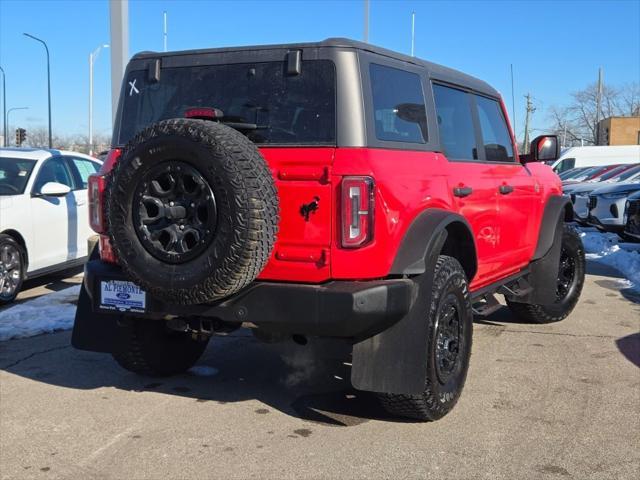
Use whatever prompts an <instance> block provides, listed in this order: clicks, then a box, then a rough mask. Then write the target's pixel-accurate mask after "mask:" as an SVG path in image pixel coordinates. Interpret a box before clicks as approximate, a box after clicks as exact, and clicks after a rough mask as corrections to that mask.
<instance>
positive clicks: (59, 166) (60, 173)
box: [33, 157, 73, 192]
mask: <svg viewBox="0 0 640 480" xmlns="http://www.w3.org/2000/svg"><path fill="white" fill-rule="evenodd" d="M49 182H57V183H62V184H63V185H66V186H68V187H69V188H71V189H73V180H72V179H71V174H70V173H69V169H68V168H67V165H66V163H65V161H64V159H63V158H62V157H52V158H50V159H48V160H45V163H44V165H43V166H42V168H41V169H40V171H39V172H38V177H37V178H36V181H35V183H34V185H33V189H34V191H36V192H39V191H40V189H41V188H42V187H43V186H44V184H45V183H49Z"/></svg>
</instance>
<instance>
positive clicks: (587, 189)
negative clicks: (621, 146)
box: [562, 165, 640, 223]
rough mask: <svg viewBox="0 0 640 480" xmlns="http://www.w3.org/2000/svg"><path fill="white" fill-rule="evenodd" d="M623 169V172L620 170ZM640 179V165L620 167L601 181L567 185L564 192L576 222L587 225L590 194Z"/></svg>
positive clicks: (604, 176)
mask: <svg viewBox="0 0 640 480" xmlns="http://www.w3.org/2000/svg"><path fill="white" fill-rule="evenodd" d="M620 168H621V169H622V171H620V170H618V169H620ZM639 177H640V165H635V166H628V165H625V166H623V167H618V168H616V169H615V170H612V171H611V172H607V173H606V174H605V175H603V176H602V178H601V179H600V180H599V181H596V182H594V181H589V182H582V183H576V184H573V185H567V186H565V187H564V188H563V189H562V190H563V192H564V193H565V194H566V195H569V196H570V198H571V203H573V212H574V217H575V220H576V221H577V222H579V223H586V222H587V217H588V216H589V194H591V193H592V192H593V191H595V190H597V189H599V188H602V187H604V186H607V185H610V184H616V183H623V182H625V183H626V182H632V181H634V180H635V179H636V178H639Z"/></svg>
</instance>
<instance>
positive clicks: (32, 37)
mask: <svg viewBox="0 0 640 480" xmlns="http://www.w3.org/2000/svg"><path fill="white" fill-rule="evenodd" d="M24 35H25V36H27V37H29V38H31V39H33V40H35V41H36V42H40V43H41V44H42V45H44V49H45V50H46V51H47V96H48V99H49V148H53V142H52V141H51V69H50V64H49V63H50V62H49V47H47V44H46V42H45V41H44V40H41V39H39V38H37V37H34V36H33V35H30V34H28V33H25V34H24Z"/></svg>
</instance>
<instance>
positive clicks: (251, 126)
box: [220, 118, 270, 130]
mask: <svg viewBox="0 0 640 480" xmlns="http://www.w3.org/2000/svg"><path fill="white" fill-rule="evenodd" d="M220 123H224V124H225V125H226V126H228V127H231V128H235V129H236V130H266V129H268V128H270V127H269V125H257V124H255V123H244V122H227V121H225V119H224V118H221V119H220Z"/></svg>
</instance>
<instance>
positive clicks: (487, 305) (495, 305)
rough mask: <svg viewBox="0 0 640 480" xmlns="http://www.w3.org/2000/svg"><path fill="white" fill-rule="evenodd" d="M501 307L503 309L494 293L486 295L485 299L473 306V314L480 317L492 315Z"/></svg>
mask: <svg viewBox="0 0 640 480" xmlns="http://www.w3.org/2000/svg"><path fill="white" fill-rule="evenodd" d="M500 307H502V305H500V303H499V302H498V300H497V299H496V296H495V295H494V294H493V293H490V294H488V295H485V296H484V297H482V298H480V299H479V300H478V301H476V302H475V303H473V305H471V309H472V310H473V314H474V315H479V316H481V317H486V316H488V315H491V314H492V313H493V312H495V311H496V310H499V309H500Z"/></svg>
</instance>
